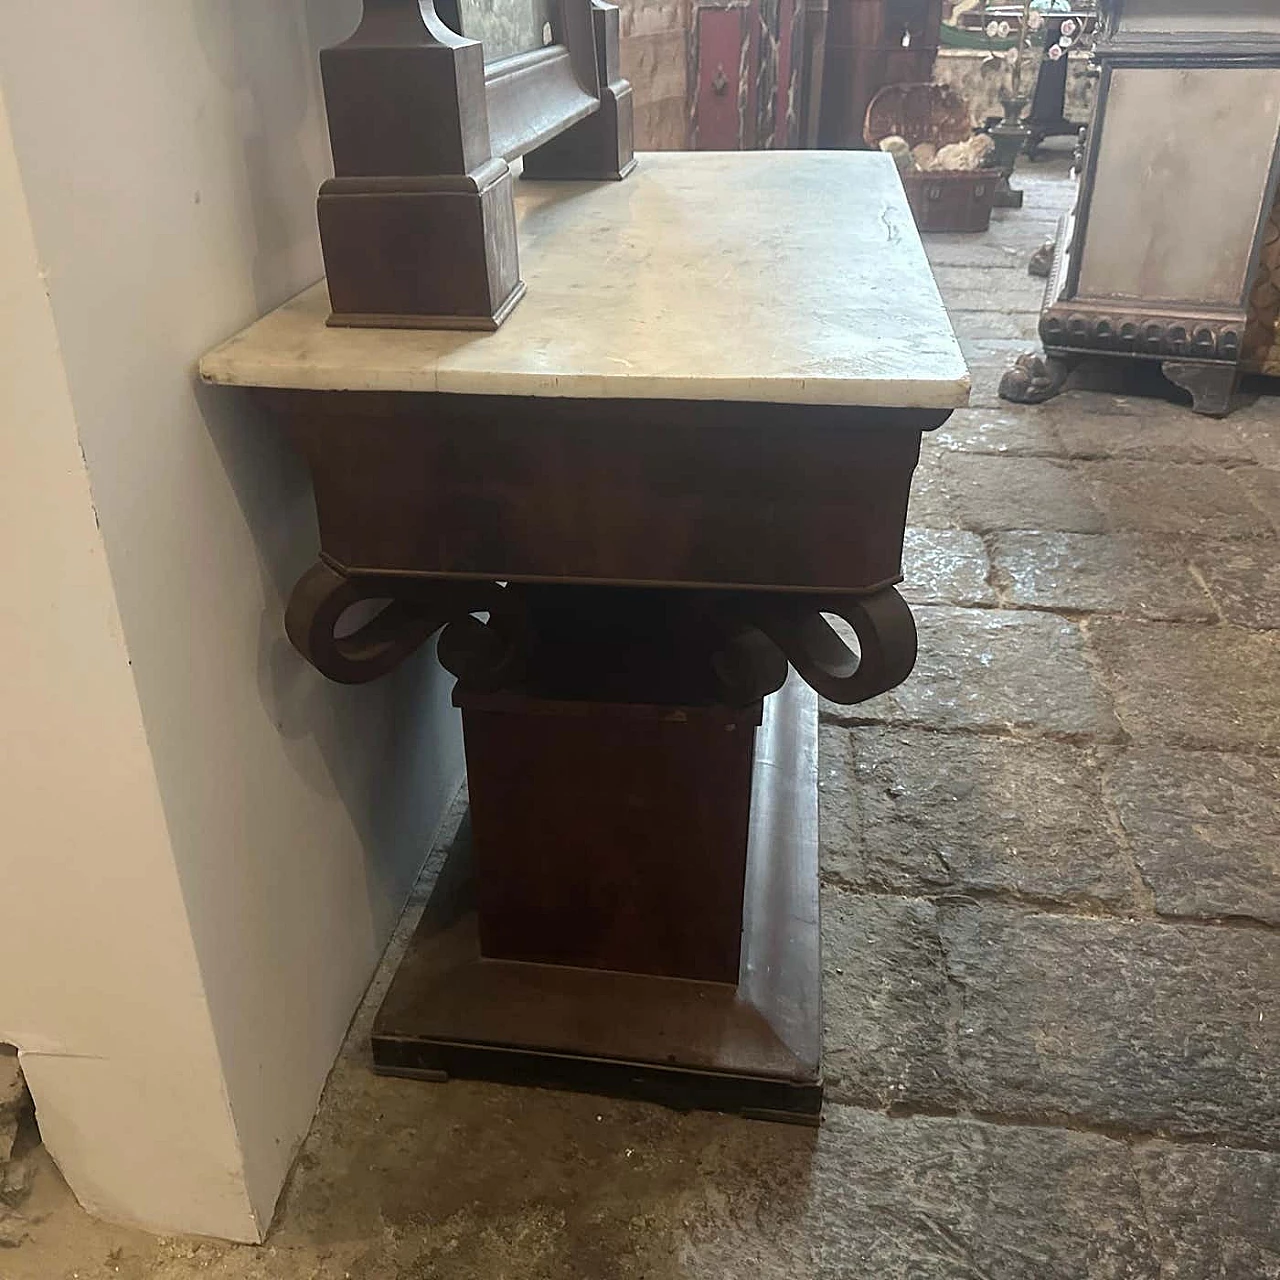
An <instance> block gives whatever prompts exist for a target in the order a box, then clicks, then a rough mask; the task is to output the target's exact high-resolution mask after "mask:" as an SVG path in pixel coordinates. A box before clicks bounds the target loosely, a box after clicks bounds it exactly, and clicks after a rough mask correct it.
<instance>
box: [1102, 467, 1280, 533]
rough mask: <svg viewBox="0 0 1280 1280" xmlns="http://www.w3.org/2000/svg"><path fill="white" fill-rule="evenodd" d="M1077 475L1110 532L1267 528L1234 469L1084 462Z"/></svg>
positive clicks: (1262, 530) (1251, 530) (1256, 530)
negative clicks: (1101, 514)
mask: <svg viewBox="0 0 1280 1280" xmlns="http://www.w3.org/2000/svg"><path fill="white" fill-rule="evenodd" d="M1248 470H1249V471H1253V470H1256V468H1249V469H1248ZM1078 474H1079V478H1080V480H1081V481H1082V483H1083V484H1084V485H1086V486H1087V487H1088V490H1089V492H1090V493H1091V494H1092V496H1093V499H1094V501H1095V502H1096V504H1097V506H1098V508H1099V509H1100V510H1101V511H1102V512H1103V514H1104V516H1105V519H1106V527H1107V528H1108V529H1110V530H1113V531H1114V530H1126V529H1132V530H1140V531H1143V532H1146V533H1172V534H1198V535H1200V536H1203V537H1215V538H1248V537H1256V536H1257V535H1258V534H1259V533H1270V532H1271V526H1270V524H1269V522H1268V520H1267V518H1266V517H1265V516H1264V515H1263V514H1262V513H1261V511H1260V510H1259V509H1258V507H1257V506H1256V505H1255V503H1254V501H1253V500H1252V499H1251V497H1250V494H1249V492H1247V491H1246V490H1245V488H1244V487H1243V486H1242V484H1241V482H1240V480H1239V479H1238V478H1237V476H1238V475H1239V474H1241V473H1239V472H1235V471H1227V470H1224V469H1222V468H1220V467H1208V466H1192V465H1190V464H1180V463H1161V462H1086V463H1081V464H1079V472H1078Z"/></svg>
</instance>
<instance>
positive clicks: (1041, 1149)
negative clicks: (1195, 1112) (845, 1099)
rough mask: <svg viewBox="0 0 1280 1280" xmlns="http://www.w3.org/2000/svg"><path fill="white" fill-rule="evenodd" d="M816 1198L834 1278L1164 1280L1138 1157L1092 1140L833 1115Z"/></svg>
mask: <svg viewBox="0 0 1280 1280" xmlns="http://www.w3.org/2000/svg"><path fill="white" fill-rule="evenodd" d="M815 1200H816V1202H817V1206H818V1211H819V1213H820V1216H821V1220H822V1222H823V1223H824V1229H823V1230H822V1233H821V1235H822V1241H823V1245H822V1249H821V1255H820V1256H821V1262H822V1270H821V1272H820V1275H821V1280H1162V1277H1161V1273H1160V1268H1159V1263H1158V1261H1157V1259H1156V1256H1155V1253H1154V1250H1153V1247H1152V1240H1151V1235H1150V1228H1149V1226H1148V1224H1147V1221H1146V1218H1145V1215H1144V1212H1143V1203H1142V1195H1141V1187H1140V1185H1139V1182H1138V1179H1137V1176H1136V1174H1135V1171H1134V1169H1133V1165H1132V1162H1131V1160H1130V1157H1129V1151H1128V1148H1127V1147H1126V1146H1125V1145H1124V1144H1123V1143H1119V1142H1109V1141H1107V1140H1106V1139H1104V1138H1099V1137H1095V1136H1093V1135H1090V1134H1081V1133H1069V1132H1066V1131H1064V1130H1061V1129H1045V1128H1031V1127H1027V1128H1009V1127H1002V1126H995V1125H988V1124H981V1123H978V1122H976V1121H973V1120H961V1119H946V1118H930V1117H915V1118H912V1119H910V1120H891V1119H886V1118H885V1117H884V1116H879V1115H875V1114H873V1113H870V1112H867V1111H862V1110H858V1109H855V1108H851V1107H833V1108H831V1109H830V1111H829V1112H828V1116H827V1120H826V1124H825V1126H824V1131H823V1135H822V1140H821V1141H820V1143H819V1157H818V1159H817V1161H816V1168H815ZM1224 1207H1225V1206H1224ZM1168 1234H1171V1232H1169V1233H1168ZM1205 1235H1206V1237H1207V1239H1206V1241H1205V1243H1206V1244H1210V1245H1211V1240H1212V1236H1213V1230H1212V1227H1209V1228H1208V1229H1207V1230H1206V1232H1205ZM1209 1274H1211V1273H1208V1272H1206V1273H1205V1276H1206V1277H1207V1276H1208V1275H1209ZM743 1280H746V1278H745V1277H743Z"/></svg>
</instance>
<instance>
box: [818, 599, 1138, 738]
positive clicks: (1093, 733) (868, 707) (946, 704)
mask: <svg viewBox="0 0 1280 1280" xmlns="http://www.w3.org/2000/svg"><path fill="white" fill-rule="evenodd" d="M913 612H914V613H915V616H916V628H917V631H918V632H919V637H920V654H919V657H918V658H917V660H916V669H915V671H914V672H913V673H912V675H911V676H910V678H909V679H908V680H907V681H906V682H905V683H904V684H902V685H899V686H898V688H896V689H894V690H892V691H891V692H889V693H886V694H883V695H881V696H880V697H879V698H874V699H872V700H871V701H870V702H864V703H861V704H859V705H857V706H853V707H841V706H838V705H837V704H835V703H832V702H828V701H826V700H825V699H824V700H822V701H821V703H820V707H821V710H822V713H823V715H824V716H826V717H827V718H829V719H832V720H835V721H842V722H852V723H864V722H865V723H883V724H916V725H925V726H929V727H933V728H941V729H969V730H978V731H984V732H989V731H992V730H1005V731H1007V730H1011V729H1031V730H1038V731H1040V732H1044V733H1053V734H1068V735H1073V736H1087V737H1099V738H1114V737H1116V736H1117V734H1118V732H1119V724H1118V722H1117V720H1116V718H1115V714H1114V712H1113V711H1112V708H1111V701H1110V698H1109V697H1108V695H1107V693H1106V691H1105V689H1104V687H1103V686H1102V684H1101V682H1100V680H1099V679H1098V677H1097V675H1096V674H1095V672H1094V668H1093V665H1092V663H1091V662H1090V660H1089V657H1088V655H1087V654H1086V652H1085V647H1084V643H1083V639H1082V636H1081V632H1080V629H1079V627H1078V626H1077V625H1076V624H1075V623H1073V622H1069V621H1067V620H1065V619H1063V618H1059V617H1057V616H1056V615H1055V614H1050V613H1032V612H1019V611H1008V610H998V609H951V608H942V607H932V606H920V607H918V608H916V609H914V610H913Z"/></svg>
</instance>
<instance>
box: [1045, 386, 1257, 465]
mask: <svg viewBox="0 0 1280 1280" xmlns="http://www.w3.org/2000/svg"><path fill="white" fill-rule="evenodd" d="M1056 425H1057V429H1058V434H1059V436H1061V438H1062V442H1063V445H1064V446H1065V448H1066V452H1067V454H1068V455H1069V456H1070V457H1073V458H1128V459H1147V460H1151V461H1155V462H1223V463H1251V462H1252V461H1253V454H1252V451H1251V450H1250V449H1249V446H1248V445H1247V444H1245V442H1244V441H1243V440H1242V439H1240V437H1239V436H1238V435H1237V434H1236V433H1235V432H1233V431H1231V430H1230V429H1229V428H1227V427H1224V425H1223V423H1222V422H1221V421H1219V420H1218V419H1216V418H1205V417H1202V416H1201V415H1199V414H1196V413H1190V412H1184V413H1176V412H1170V410H1169V408H1168V406H1167V405H1164V404H1162V403H1160V402H1159V401H1147V402H1146V412H1139V413H1134V414H1127V415H1107V416H1102V415H1098V414H1089V413H1076V414H1071V415H1070V416H1067V415H1062V416H1061V417H1059V418H1058V419H1057V423H1056Z"/></svg>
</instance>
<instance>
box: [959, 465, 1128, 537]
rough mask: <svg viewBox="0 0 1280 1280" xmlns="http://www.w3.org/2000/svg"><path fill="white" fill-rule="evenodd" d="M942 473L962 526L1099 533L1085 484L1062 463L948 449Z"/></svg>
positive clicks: (1097, 518) (1096, 514)
mask: <svg viewBox="0 0 1280 1280" xmlns="http://www.w3.org/2000/svg"><path fill="white" fill-rule="evenodd" d="M942 473H943V476H944V483H945V484H946V487H947V490H948V491H949V492H950V494H951V496H952V498H953V500H954V504H955V510H956V513H957V515H958V516H959V518H960V521H961V523H962V524H963V526H964V527H965V528H966V529H974V530H976V531H977V532H979V533H986V532H990V531H993V530H998V529H1057V530H1065V531H1068V532H1073V533H1099V532H1101V531H1102V529H1103V528H1104V527H1105V526H1104V523H1103V516H1102V512H1101V511H1100V510H1099V508H1098V505H1097V503H1096V502H1095V500H1094V496H1093V492H1092V490H1091V488H1090V487H1089V486H1088V485H1087V484H1086V483H1084V481H1083V480H1082V479H1081V477H1080V475H1079V474H1078V471H1077V469H1076V468H1075V467H1073V466H1072V465H1071V464H1068V463H1064V462H1056V461H1053V460H1050V459H1047V458H1014V457H999V458H993V457H988V456H985V455H981V454H972V453H948V454H947V455H946V457H944V458H943V460H942Z"/></svg>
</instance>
